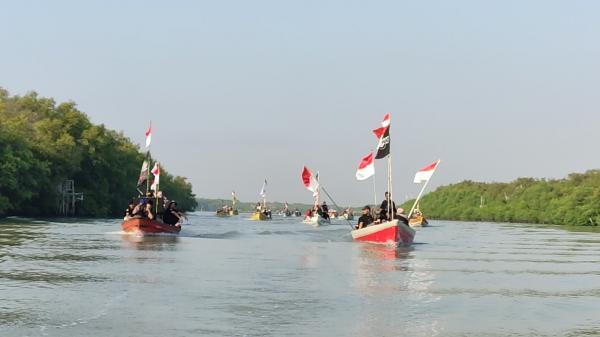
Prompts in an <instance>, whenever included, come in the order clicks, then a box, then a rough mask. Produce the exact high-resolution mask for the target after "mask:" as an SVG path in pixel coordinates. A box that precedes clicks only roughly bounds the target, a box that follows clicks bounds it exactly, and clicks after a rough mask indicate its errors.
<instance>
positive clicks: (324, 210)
mask: <svg viewBox="0 0 600 337" xmlns="http://www.w3.org/2000/svg"><path fill="white" fill-rule="evenodd" d="M321 212H322V213H323V214H322V215H321V216H322V217H323V219H329V207H327V203H326V202H325V201H323V206H321Z"/></svg>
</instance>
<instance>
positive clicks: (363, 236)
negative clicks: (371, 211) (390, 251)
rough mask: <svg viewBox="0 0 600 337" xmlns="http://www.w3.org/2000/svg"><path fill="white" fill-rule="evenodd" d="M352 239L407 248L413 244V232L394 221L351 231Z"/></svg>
mask: <svg viewBox="0 0 600 337" xmlns="http://www.w3.org/2000/svg"><path fill="white" fill-rule="evenodd" d="M352 238H353V239H354V240H355V241H362V242H371V243H378V244H386V245H396V246H409V245H411V244H412V243H413V240H414V238H415V231H414V229H412V228H410V227H408V226H406V225H405V224H403V223H398V220H394V221H390V222H384V223H382V224H378V225H371V226H367V227H365V228H362V229H357V230H353V231H352Z"/></svg>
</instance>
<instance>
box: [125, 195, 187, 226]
mask: <svg viewBox="0 0 600 337" xmlns="http://www.w3.org/2000/svg"><path fill="white" fill-rule="evenodd" d="M155 205H157V206H155ZM135 218H144V219H149V220H154V221H158V219H161V220H162V222H163V223H165V224H167V225H172V226H175V225H177V224H179V223H181V222H182V221H183V219H184V215H183V213H182V212H180V211H179V210H178V209H177V202H175V201H173V200H168V199H167V198H166V197H165V196H164V195H163V194H162V192H160V191H159V192H158V193H157V194H156V196H155V195H154V193H153V192H148V193H147V194H146V195H145V196H142V197H140V198H139V199H138V200H137V203H136V202H135V201H134V200H132V201H130V202H129V204H128V205H127V209H126V210H125V217H124V219H123V220H124V221H127V220H130V219H135Z"/></svg>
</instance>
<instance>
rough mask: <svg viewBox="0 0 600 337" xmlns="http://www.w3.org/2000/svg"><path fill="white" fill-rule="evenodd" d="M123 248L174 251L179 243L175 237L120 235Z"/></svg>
mask: <svg viewBox="0 0 600 337" xmlns="http://www.w3.org/2000/svg"><path fill="white" fill-rule="evenodd" d="M121 239H122V240H123V248H134V249H138V250H157V251H161V250H175V249H176V245H177V243H178V242H179V237H178V236H176V235H169V234H165V235H137V234H121Z"/></svg>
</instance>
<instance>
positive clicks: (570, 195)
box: [403, 170, 600, 226]
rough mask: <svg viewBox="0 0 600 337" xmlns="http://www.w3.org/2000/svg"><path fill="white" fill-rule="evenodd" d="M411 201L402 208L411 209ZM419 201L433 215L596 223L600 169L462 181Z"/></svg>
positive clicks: (599, 207)
mask: <svg viewBox="0 0 600 337" xmlns="http://www.w3.org/2000/svg"><path fill="white" fill-rule="evenodd" d="M412 202H414V201H408V202H406V203H405V204H404V205H403V207H404V208H406V209H410V207H411V206H412ZM421 206H422V207H421V210H422V211H423V212H424V214H426V215H427V216H428V217H430V218H435V219H445V220H466V221H496V222H523V223H536V224H555V225H568V226H597V225H598V223H600V170H591V171H588V172H586V173H573V174H570V175H569V176H568V177H567V178H565V179H533V178H520V179H517V180H515V181H513V182H510V183H480V182H473V181H464V182H462V183H458V184H454V185H449V186H443V187H440V188H438V189H437V190H435V191H434V192H431V193H429V194H427V195H426V196H425V197H423V199H422V201H421Z"/></svg>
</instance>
